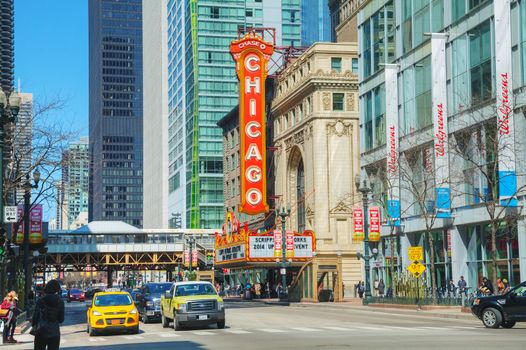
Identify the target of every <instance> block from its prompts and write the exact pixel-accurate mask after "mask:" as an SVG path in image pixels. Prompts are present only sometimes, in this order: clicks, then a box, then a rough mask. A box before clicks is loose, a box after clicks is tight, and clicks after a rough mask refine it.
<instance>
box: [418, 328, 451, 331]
mask: <svg viewBox="0 0 526 350" xmlns="http://www.w3.org/2000/svg"><path fill="white" fill-rule="evenodd" d="M417 328H418V329H429V330H432V331H450V330H451V329H449V328H446V327H417ZM415 329H416V328H415Z"/></svg>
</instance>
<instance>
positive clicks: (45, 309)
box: [31, 280, 64, 350]
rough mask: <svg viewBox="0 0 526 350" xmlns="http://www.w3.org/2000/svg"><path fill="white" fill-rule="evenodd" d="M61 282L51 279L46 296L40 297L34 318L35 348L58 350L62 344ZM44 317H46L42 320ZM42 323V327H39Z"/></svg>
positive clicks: (62, 304)
mask: <svg viewBox="0 0 526 350" xmlns="http://www.w3.org/2000/svg"><path fill="white" fill-rule="evenodd" d="M59 293H60V284H59V283H58V281H57V280H51V281H49V282H48V283H46V286H45V287H44V296H43V297H41V298H40V299H38V301H37V303H36V305H35V313H34V315H33V318H32V320H31V321H32V325H33V329H38V331H37V332H36V334H34V336H35V348H34V349H35V350H46V349H47V350H58V348H59V346H60V324H61V323H62V322H64V301H62V299H61V298H60V295H59ZM42 317H43V318H45V319H44V320H42ZM39 323H41V327H39V326H38V325H39Z"/></svg>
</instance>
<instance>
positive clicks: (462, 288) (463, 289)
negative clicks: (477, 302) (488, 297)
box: [457, 276, 468, 296]
mask: <svg viewBox="0 0 526 350" xmlns="http://www.w3.org/2000/svg"><path fill="white" fill-rule="evenodd" d="M467 286H468V283H467V282H466V280H465V279H464V276H460V279H459V280H458V282H457V287H458V294H462V293H464V295H466V296H467Z"/></svg>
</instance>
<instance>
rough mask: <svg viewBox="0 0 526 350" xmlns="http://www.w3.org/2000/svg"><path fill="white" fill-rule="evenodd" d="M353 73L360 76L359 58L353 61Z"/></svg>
mask: <svg viewBox="0 0 526 350" xmlns="http://www.w3.org/2000/svg"><path fill="white" fill-rule="evenodd" d="M352 71H353V73H356V74H358V59H357V58H353V59H352Z"/></svg>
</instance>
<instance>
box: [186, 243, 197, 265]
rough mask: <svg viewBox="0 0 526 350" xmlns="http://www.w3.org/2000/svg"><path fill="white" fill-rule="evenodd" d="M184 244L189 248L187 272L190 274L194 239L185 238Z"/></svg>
mask: <svg viewBox="0 0 526 350" xmlns="http://www.w3.org/2000/svg"><path fill="white" fill-rule="evenodd" d="M186 243H187V244H188V245H189V246H190V252H189V253H190V254H189V258H190V263H189V268H188V271H189V272H190V273H192V264H193V261H192V260H193V258H192V255H193V247H194V243H195V237H194V236H190V237H186Z"/></svg>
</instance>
